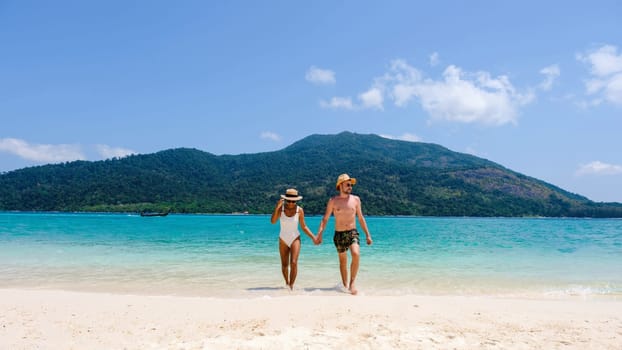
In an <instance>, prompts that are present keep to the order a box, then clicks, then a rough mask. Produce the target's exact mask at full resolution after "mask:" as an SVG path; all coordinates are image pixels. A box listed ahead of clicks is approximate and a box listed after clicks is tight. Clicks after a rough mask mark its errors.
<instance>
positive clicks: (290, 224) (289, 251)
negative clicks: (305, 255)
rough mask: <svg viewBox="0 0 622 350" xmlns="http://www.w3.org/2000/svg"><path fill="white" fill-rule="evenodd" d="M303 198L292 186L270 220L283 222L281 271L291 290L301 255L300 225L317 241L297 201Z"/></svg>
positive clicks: (280, 240)
mask: <svg viewBox="0 0 622 350" xmlns="http://www.w3.org/2000/svg"><path fill="white" fill-rule="evenodd" d="M301 199H302V196H299V195H298V191H297V190H295V189H293V188H290V189H288V190H287V191H285V194H284V195H283V194H282V195H281V199H280V200H279V201H278V202H277V203H276V206H275V207H274V212H273V213H272V217H271V218H270V221H271V222H272V223H273V224H274V223H276V221H277V219H280V222H281V232H280V233H279V252H280V253H281V271H282V272H283V278H284V279H285V285H286V286H287V288H289V289H290V290H293V289H294V282H295V281H296V275H297V274H298V256H299V255H300V232H299V231H298V225H300V227H301V228H302V230H303V231H304V232H305V233H306V234H307V236H309V237H310V238H311V239H312V240H313V242H315V236H314V235H313V233H312V232H311V230H309V228H308V227H307V224H306V223H305V213H304V210H302V208H301V207H299V206H298V205H297V204H296V201H299V200H301Z"/></svg>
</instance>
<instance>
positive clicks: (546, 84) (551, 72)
mask: <svg viewBox="0 0 622 350" xmlns="http://www.w3.org/2000/svg"><path fill="white" fill-rule="evenodd" d="M540 74H543V75H544V81H543V82H542V83H540V88H541V89H542V90H545V91H548V90H551V88H552V87H553V83H554V82H555V79H557V78H558V77H559V75H560V70H559V66H558V65H556V64H553V65H550V66H548V67H544V68H542V69H541V70H540Z"/></svg>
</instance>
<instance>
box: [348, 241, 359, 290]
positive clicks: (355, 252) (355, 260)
mask: <svg viewBox="0 0 622 350" xmlns="http://www.w3.org/2000/svg"><path fill="white" fill-rule="evenodd" d="M350 253H351V254H352V264H350V293H352V294H355V295H356V293H358V290H357V289H356V287H355V286H354V280H355V279H356V275H357V274H358V272H359V261H360V259H361V247H360V246H359V245H358V244H357V243H354V244H352V245H351V246H350Z"/></svg>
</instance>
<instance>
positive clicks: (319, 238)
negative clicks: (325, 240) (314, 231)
mask: <svg viewBox="0 0 622 350" xmlns="http://www.w3.org/2000/svg"><path fill="white" fill-rule="evenodd" d="M313 244H315V245H320V244H322V235H320V234H318V235H317V236H315V237H314V238H313Z"/></svg>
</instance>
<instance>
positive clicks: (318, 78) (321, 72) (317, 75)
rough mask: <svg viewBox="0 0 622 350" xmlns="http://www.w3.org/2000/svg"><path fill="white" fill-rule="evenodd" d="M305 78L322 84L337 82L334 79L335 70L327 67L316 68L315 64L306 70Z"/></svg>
mask: <svg viewBox="0 0 622 350" xmlns="http://www.w3.org/2000/svg"><path fill="white" fill-rule="evenodd" d="M305 79H306V80H307V81H308V82H311V83H314V84H322V85H329V84H335V83H336V82H337V80H336V79H335V72H333V71H332V70H329V69H321V68H317V67H315V66H311V68H309V70H307V73H306V74H305Z"/></svg>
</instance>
